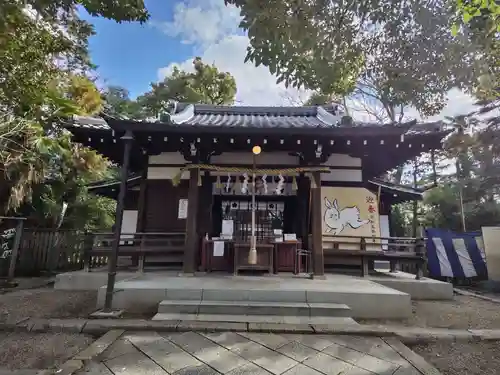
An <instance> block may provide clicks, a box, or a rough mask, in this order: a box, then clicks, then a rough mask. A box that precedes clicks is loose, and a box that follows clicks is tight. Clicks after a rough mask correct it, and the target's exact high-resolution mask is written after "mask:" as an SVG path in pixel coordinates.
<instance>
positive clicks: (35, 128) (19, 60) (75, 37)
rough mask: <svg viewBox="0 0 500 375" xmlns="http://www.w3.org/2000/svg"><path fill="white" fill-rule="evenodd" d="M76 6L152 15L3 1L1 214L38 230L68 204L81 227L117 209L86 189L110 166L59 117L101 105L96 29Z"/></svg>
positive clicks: (60, 2) (136, 3)
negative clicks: (23, 218)
mask: <svg viewBox="0 0 500 375" xmlns="http://www.w3.org/2000/svg"><path fill="white" fill-rule="evenodd" d="M77 6H83V7H84V8H85V9H86V10H87V11H88V12H89V13H90V14H92V15H94V16H102V17H106V18H110V19H114V20H116V21H117V22H123V21H139V22H144V21H146V20H147V18H148V17H149V16H148V13H147V11H146V9H145V8H144V3H143V1H142V0H111V1H105V0H50V1H49V0H27V1H20V0H4V1H2V2H0V61H2V63H1V64H0V211H1V212H3V213H9V214H13V213H14V214H15V213H16V212H19V213H22V214H24V215H27V216H30V217H34V218H35V219H36V220H35V221H36V223H38V224H40V225H50V224H53V223H55V222H56V221H57V220H55V219H54V218H57V216H58V215H59V213H60V211H61V210H60V209H61V207H62V204H63V202H66V203H68V204H69V207H68V213H67V215H68V217H70V218H71V217H73V218H74V219H75V222H76V221H79V222H80V223H81V224H82V225H81V226H80V227H78V228H81V227H82V226H89V225H90V226H93V225H96V226H99V225H107V224H106V223H108V222H109V219H110V218H111V216H109V215H110V213H111V212H112V208H113V203H112V202H109V201H106V200H103V199H102V198H99V197H93V196H90V195H89V194H88V193H87V192H86V189H85V185H86V183H87V182H91V181H95V180H96V179H100V178H103V177H107V176H109V174H110V173H112V169H110V165H109V162H108V161H107V160H106V159H104V158H103V157H102V156H101V155H98V154H97V153H96V152H95V151H93V150H90V149H88V148H85V147H82V146H81V145H78V144H75V143H73V142H72V141H71V139H70V134H69V133H68V132H66V131H64V130H61V129H59V128H58V127H57V126H56V124H57V123H58V122H59V121H60V119H61V117H65V116H71V115H73V114H94V113H97V112H99V111H100V110H101V108H102V105H103V103H102V100H101V97H100V94H99V92H98V90H97V88H96V87H95V85H94V83H93V82H92V81H91V80H89V79H88V78H87V72H89V71H91V70H92V68H93V65H92V64H91V62H90V59H89V57H88V38H89V36H90V35H92V34H93V28H92V25H91V24H89V23H88V22H86V21H84V20H81V19H80V18H79V17H78V12H77ZM99 217H102V218H103V220H100V219H99ZM69 222H70V223H71V220H70V221H69Z"/></svg>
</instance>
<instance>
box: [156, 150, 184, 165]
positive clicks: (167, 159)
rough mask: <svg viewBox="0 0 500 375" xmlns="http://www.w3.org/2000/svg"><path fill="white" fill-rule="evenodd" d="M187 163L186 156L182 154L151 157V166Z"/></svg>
mask: <svg viewBox="0 0 500 375" xmlns="http://www.w3.org/2000/svg"><path fill="white" fill-rule="evenodd" d="M185 163H186V160H185V159H184V156H182V155H181V153H180V152H163V153H161V154H160V155H151V156H150V157H149V164H179V165H183V164H185Z"/></svg>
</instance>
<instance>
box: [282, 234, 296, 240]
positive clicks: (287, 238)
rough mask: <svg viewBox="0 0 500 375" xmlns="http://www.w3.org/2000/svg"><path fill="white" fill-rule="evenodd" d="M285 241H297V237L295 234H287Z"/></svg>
mask: <svg viewBox="0 0 500 375" xmlns="http://www.w3.org/2000/svg"><path fill="white" fill-rule="evenodd" d="M285 241H297V235H296V234H295V233H285Z"/></svg>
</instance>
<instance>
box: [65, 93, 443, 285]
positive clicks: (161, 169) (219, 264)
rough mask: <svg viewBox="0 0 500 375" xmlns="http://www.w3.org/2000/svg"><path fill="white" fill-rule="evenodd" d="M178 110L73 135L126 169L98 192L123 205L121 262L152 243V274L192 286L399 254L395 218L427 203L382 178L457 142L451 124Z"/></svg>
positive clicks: (79, 127) (333, 114) (318, 111)
mask: <svg viewBox="0 0 500 375" xmlns="http://www.w3.org/2000/svg"><path fill="white" fill-rule="evenodd" d="M174 107H175V108H174V109H173V110H172V111H171V113H170V114H167V115H166V116H162V118H161V120H158V121H135V120H129V119H123V118H113V117H111V116H106V115H102V116H101V117H98V118H97V117H96V118H90V117H75V118H74V121H73V122H72V123H71V124H70V125H67V126H66V127H67V129H68V130H69V131H71V133H72V134H73V139H74V141H76V142H80V143H82V144H84V145H85V146H89V147H91V148H93V149H95V150H97V151H98V152H100V153H101V154H103V155H104V156H106V157H108V158H109V159H110V160H111V161H113V162H115V163H117V164H118V165H120V166H121V171H122V178H121V180H116V181H103V182H99V183H95V184H92V185H90V186H89V190H90V191H92V192H95V193H98V194H103V195H107V196H110V197H113V198H116V199H117V222H116V226H115V228H114V230H115V231H117V232H118V233H121V237H119V238H120V241H121V242H120V249H119V251H120V252H121V251H122V249H126V246H127V243H128V241H129V240H130V241H131V242H132V243H133V242H134V240H135V239H137V238H141V244H140V246H143V247H147V246H148V245H147V244H148V243H150V244H151V248H154V251H153V250H151V253H149V254H147V255H146V257H145V258H141V265H140V266H141V267H144V262H145V263H146V264H148V262H149V263H154V262H156V263H158V264H161V265H164V266H166V267H169V268H174V269H179V270H182V271H183V272H184V273H186V274H190V273H194V272H198V271H202V272H215V271H219V272H228V273H235V274H238V273H239V272H243V273H244V272H248V271H260V272H269V273H278V272H292V271H297V266H298V267H299V268H301V267H302V268H303V267H306V266H307V265H306V266H304V265H302V264H299V265H297V259H298V258H300V262H305V263H307V259H306V260H303V256H304V255H305V256H308V257H309V258H308V259H309V260H310V263H311V273H312V274H314V275H318V276H321V275H323V274H324V272H325V270H326V271H328V270H329V269H330V268H332V267H335V265H336V264H349V263H352V262H354V263H356V260H353V259H351V258H352V257H349V259H347V258H345V257H343V256H342V254H338V253H337V251H340V250H349V251H355V250H360V243H361V250H366V251H380V252H384V251H387V250H388V249H389V248H390V246H391V244H390V240H389V237H390V236H391V224H390V223H391V219H390V214H391V206H392V205H394V204H396V203H400V202H403V201H407V200H416V199H421V198H422V191H421V190H418V189H415V188H409V187H404V186H399V185H395V184H391V183H389V182H386V181H384V180H383V179H382V178H381V176H383V175H384V174H385V173H386V172H387V171H389V170H391V169H394V168H396V167H398V166H400V165H402V164H404V163H405V162H407V161H409V160H412V159H414V158H415V157H417V156H419V155H421V154H422V153H426V152H431V151H432V150H435V149H440V148H441V141H442V139H443V138H444V137H445V135H446V134H448V133H449V130H447V129H445V128H444V126H443V125H442V124H441V123H428V124H418V123H416V121H411V122H407V123H402V124H387V125H379V124H371V123H358V122H353V121H352V120H351V119H350V118H349V117H347V116H343V115H342V114H341V113H340V111H339V109H338V106H307V107H246V106H215V105H200V104H195V105H192V104H182V103H179V104H176V105H175V106H174ZM115 238H117V237H115ZM154 238H156V241H158V238H160V239H161V238H163V240H162V241H164V242H154V241H155V240H154ZM176 238H182V246H177V245H175V246H174V245H172V244H174V242H175V241H174V239H176ZM169 239H170V240H169ZM148 241H149V242H148ZM252 241H254V242H252ZM154 244H156V245H154ZM339 244H341V245H339ZM136 245H137V243H136ZM137 246H139V245H137ZM162 249H163V251H162ZM389 250H390V249H389ZM252 251H253V252H254V254H252ZM252 258H253V259H252ZM298 271H299V272H300V271H301V269H299V270H298Z"/></svg>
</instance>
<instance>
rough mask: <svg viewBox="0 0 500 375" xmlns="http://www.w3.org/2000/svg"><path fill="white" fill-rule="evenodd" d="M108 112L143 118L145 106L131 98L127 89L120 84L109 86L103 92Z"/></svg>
mask: <svg viewBox="0 0 500 375" xmlns="http://www.w3.org/2000/svg"><path fill="white" fill-rule="evenodd" d="M103 99H104V102H105V109H106V112H107V113H108V114H110V115H112V116H116V117H126V118H136V119H137V118H142V117H144V116H143V112H144V111H143V108H142V107H141V105H140V104H139V103H138V102H137V101H135V100H132V99H130V94H129V92H128V90H127V89H125V88H123V87H120V86H109V87H108V88H107V89H106V91H105V92H104V93H103Z"/></svg>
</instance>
